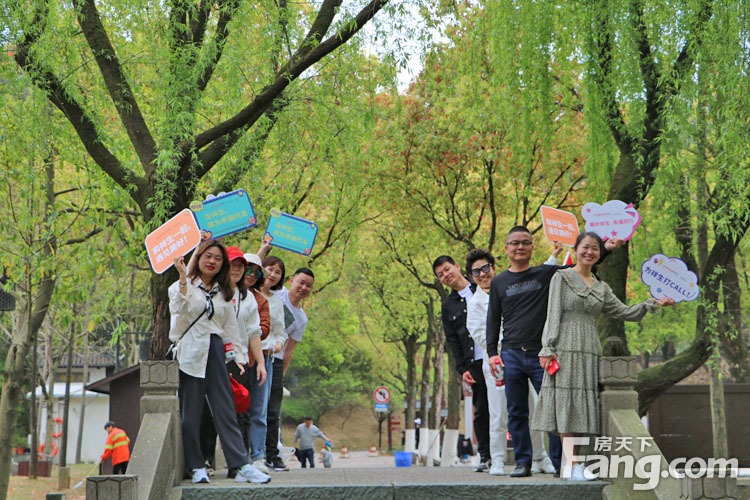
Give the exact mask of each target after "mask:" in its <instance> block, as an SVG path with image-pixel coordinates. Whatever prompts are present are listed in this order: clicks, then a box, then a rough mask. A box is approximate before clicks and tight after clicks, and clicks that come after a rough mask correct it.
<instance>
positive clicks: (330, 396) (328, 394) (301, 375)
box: [283, 298, 377, 420]
mask: <svg viewBox="0 0 750 500" xmlns="http://www.w3.org/2000/svg"><path fill="white" fill-rule="evenodd" d="M331 302H332V304H330V305H331V308H330V309H329V308H328V307H326V309H325V310H316V309H314V308H311V312H310V314H311V318H312V319H313V320H312V321H311V322H310V324H309V325H308V329H307V332H306V333H305V338H304V339H303V340H304V341H303V342H302V343H300V344H298V345H297V348H296V349H295V353H294V359H293V362H292V365H291V367H290V368H289V371H288V372H287V374H286V376H285V378H284V382H285V385H286V387H287V388H288V389H289V391H290V392H291V393H292V396H291V398H289V400H288V401H284V410H283V413H284V414H285V416H287V417H290V418H293V419H294V420H300V419H301V418H302V417H303V416H304V414H312V415H313V416H315V417H317V418H319V417H321V416H322V415H324V414H325V413H326V412H327V411H329V410H331V409H334V408H338V407H344V406H348V405H352V406H356V405H360V404H362V403H363V402H364V401H365V399H364V398H365V396H364V395H365V394H367V393H368V392H369V391H370V390H371V389H372V387H374V385H373V384H374V383H375V381H376V380H377V379H376V377H377V373H373V371H377V368H376V366H377V365H376V363H375V360H374V358H373V356H372V352H371V350H370V349H369V348H368V347H367V346H366V344H364V343H363V342H362V340H361V339H358V338H357V336H356V334H357V333H358V321H357V319H356V316H355V315H353V314H352V312H351V310H350V309H349V308H348V307H347V305H348V304H347V302H348V301H346V300H345V299H339V300H336V299H335V298H331ZM327 305H328V304H327ZM337 306H338V307H337ZM328 314H334V315H336V316H337V317H338V320H339V321H330V318H327V317H326V316H327V315H328ZM344 316H345V317H344ZM318 325H329V326H330V327H331V328H325V329H323V328H320V327H319V326H318Z"/></svg>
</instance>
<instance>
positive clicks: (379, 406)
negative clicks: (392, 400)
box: [375, 403, 388, 413]
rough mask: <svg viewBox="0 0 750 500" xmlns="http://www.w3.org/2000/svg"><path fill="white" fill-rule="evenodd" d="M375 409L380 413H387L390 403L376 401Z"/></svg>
mask: <svg viewBox="0 0 750 500" xmlns="http://www.w3.org/2000/svg"><path fill="white" fill-rule="evenodd" d="M375 411H376V412H378V413H387V412H388V403H375Z"/></svg>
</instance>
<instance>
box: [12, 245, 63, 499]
mask: <svg viewBox="0 0 750 500" xmlns="http://www.w3.org/2000/svg"><path fill="white" fill-rule="evenodd" d="M47 257H48V258H51V255H50V254H48V255H47ZM54 288H55V278H54V277H53V276H47V277H46V279H44V280H43V281H42V282H41V284H40V285H39V294H38V295H37V296H36V297H35V299H36V300H35V301H34V302H33V303H32V302H31V301H29V300H28V297H27V300H26V303H25V304H23V305H22V307H21V311H20V314H19V315H18V316H17V325H16V329H15V333H14V335H13V343H12V344H11V346H10V349H9V350H8V355H7V356H6V358H5V369H4V370H3V389H2V397H0V500H5V499H6V498H7V495H8V485H9V478H10V462H11V450H12V445H13V443H12V442H11V439H12V436H13V430H14V429H15V428H16V420H17V418H18V404H19V402H20V401H21V399H22V397H23V382H24V381H25V380H27V378H26V376H25V375H26V359H27V356H28V353H29V348H30V346H31V345H32V341H33V339H34V338H35V337H36V334H37V332H38V331H39V327H40V326H41V324H42V320H43V319H44V316H45V315H46V314H47V307H48V306H49V302H50V299H51V298H52V292H53V291H54ZM29 308H33V310H32V312H31V314H28V313H27V311H28V310H29ZM29 318H30V319H31V321H30V322H29V321H28V319H29ZM30 379H31V383H30V384H29V385H30V386H31V388H32V392H33V391H34V388H35V387H36V384H35V381H36V372H35V371H34V372H33V375H32V377H30ZM31 452H32V456H33V455H34V453H35V452H36V450H31Z"/></svg>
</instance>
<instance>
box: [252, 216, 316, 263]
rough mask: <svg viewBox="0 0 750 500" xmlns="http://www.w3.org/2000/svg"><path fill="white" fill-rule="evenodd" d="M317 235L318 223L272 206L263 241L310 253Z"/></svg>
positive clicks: (304, 253) (294, 250) (303, 253)
mask: <svg viewBox="0 0 750 500" xmlns="http://www.w3.org/2000/svg"><path fill="white" fill-rule="evenodd" d="M317 236H318V225H317V224H315V223H314V222H310V221H309V220H305V219H302V218H300V217H296V216H294V215H289V214H286V213H284V212H281V211H279V210H278V209H275V208H274V209H272V210H271V218H270V219H269V220H268V226H266V234H265V235H264V236H263V242H265V243H270V244H271V245H273V246H275V247H279V248H283V249H284V250H289V251H291V252H296V253H300V254H302V255H310V254H311V253H312V248H313V245H314V244H315V238H316V237H317Z"/></svg>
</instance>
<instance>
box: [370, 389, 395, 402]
mask: <svg viewBox="0 0 750 500" xmlns="http://www.w3.org/2000/svg"><path fill="white" fill-rule="evenodd" d="M372 398H373V399H374V400H375V404H376V405H377V404H378V403H380V404H388V402H390V400H391V390H390V389H389V388H387V387H386V386H384V385H379V386H377V387H376V388H375V390H374V391H373V392H372Z"/></svg>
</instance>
